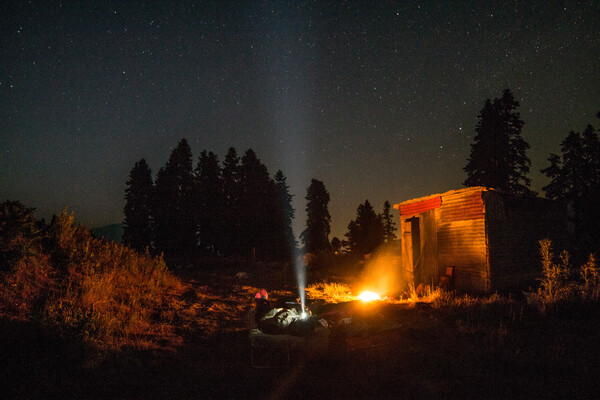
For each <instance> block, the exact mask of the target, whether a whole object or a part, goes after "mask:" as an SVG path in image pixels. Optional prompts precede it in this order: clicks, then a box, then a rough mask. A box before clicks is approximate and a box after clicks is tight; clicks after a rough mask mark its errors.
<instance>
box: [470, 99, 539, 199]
mask: <svg viewBox="0 0 600 400" xmlns="http://www.w3.org/2000/svg"><path fill="white" fill-rule="evenodd" d="M518 107H519V102H518V101H516V100H515V99H514V96H513V95H512V93H511V92H510V90H508V89H506V90H505V91H504V93H503V94H502V98H500V99H498V98H496V99H494V101H493V102H492V101H491V100H490V99H487V100H486V102H485V104H484V106H483V109H482V110H481V111H480V113H479V116H478V119H479V122H478V123H477V126H476V128H475V131H476V132H477V135H475V137H474V138H473V143H472V144H471V155H470V157H469V159H468V160H467V165H466V166H465V168H464V171H465V172H466V173H467V179H466V180H465V181H464V182H463V185H465V186H469V187H471V186H487V187H492V188H496V189H500V190H504V191H508V192H513V193H517V194H522V195H535V192H533V191H531V189H530V185H531V181H530V179H529V178H528V177H527V173H528V172H529V167H530V165H531V161H530V160H529V158H528V157H527V155H526V152H527V149H529V144H528V143H527V142H526V141H525V140H524V139H523V138H522V137H521V129H522V127H523V125H524V122H523V120H522V119H521V116H520V114H519V112H518V111H517V108H518Z"/></svg>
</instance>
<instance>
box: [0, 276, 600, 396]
mask: <svg viewBox="0 0 600 400" xmlns="http://www.w3.org/2000/svg"><path fill="white" fill-rule="evenodd" d="M272 272H273V271H268V266H265V267H264V268H263V270H261V271H256V272H255V273H254V274H253V273H250V276H248V277H244V278H238V277H236V271H234V270H221V271H208V272H202V273H198V272H196V271H194V270H191V269H185V268H183V269H180V270H178V271H176V273H177V274H178V275H179V276H180V277H181V278H182V279H183V280H184V281H185V282H187V284H188V285H189V287H188V290H187V291H186V292H185V293H184V294H183V295H182V301H183V302H184V303H185V311H184V312H182V313H181V317H180V320H179V321H178V325H179V329H178V333H179V335H180V340H179V341H177V343H175V344H173V343H171V344H169V343H165V344H164V345H163V346H160V347H158V348H156V349H146V350H139V349H126V350H121V351H118V352H108V353H105V352H102V353H101V352H98V351H96V350H94V349H93V348H91V347H90V346H89V345H86V344H84V343H82V342H80V341H78V340H76V339H73V338H65V337H64V336H63V335H58V334H53V333H52V332H49V331H48V330H47V329H45V328H42V327H41V326H39V325H38V324H35V323H33V322H15V321H9V320H6V319H0V391H1V392H3V394H2V395H0V397H1V398H5V399H11V398H14V399H27V398H73V399H75V398H77V399H84V398H90V399H96V398H97V399H105V398H114V399H198V398H213V399H222V398H226V399H233V398H235V399H237V398H239V399H246V398H252V399H295V398H298V399H300V398H302V399H307V398H315V399H322V398H340V399H341V398H343V399H363V398H364V399H382V398H405V399H438V398H452V399H454V398H456V399H481V398H498V399H506V398H557V399H564V398H582V399H584V398H598V396H599V394H598V393H599V390H600V379H599V378H598V377H599V376H600V375H599V373H600V361H599V360H598V357H599V356H600V331H599V329H598V327H599V326H600V307H598V306H597V305H579V306H577V307H573V306H571V307H563V308H561V309H557V310H551V311H549V312H548V313H546V314H540V313H539V312H538V311H537V310H534V309H531V308H529V307H528V306H526V305H525V304H523V303H522V302H520V301H519V300H512V299H509V300H506V301H498V302H495V303H492V304H475V305H470V306H464V307H450V308H435V307H433V306H431V305H428V304H419V303H417V304H389V303H378V304H376V305H373V306H370V308H368V309H362V311H361V310H358V311H356V313H355V316H357V317H361V315H362V317H363V319H365V320H367V322H368V324H369V325H370V329H369V330H368V331H367V332H363V334H361V335H360V336H357V337H348V338H346V341H345V347H343V346H333V347H332V348H331V350H329V351H324V352H320V353H319V354H305V355H303V356H302V357H300V359H298V360H296V362H294V363H292V365H291V366H289V367H287V368H273V369H270V368H265V369H257V368H253V367H252V365H251V362H250V341H249V338H248V324H247V323H248V321H247V314H248V311H249V310H250V309H251V308H252V295H253V293H255V291H256V290H257V289H260V288H262V287H264V288H267V289H268V290H269V291H270V293H271V296H272V298H273V300H274V301H279V300H284V299H288V298H293V297H295V296H296V294H295V293H294V291H293V289H294V288H293V287H292V286H291V282H293V278H291V277H289V276H284V275H277V274H276V273H272ZM338 307H342V306H338ZM348 307H353V306H352V305H350V306H348ZM316 308H319V309H320V310H323V311H324V310H325V309H326V308H327V306H326V305H320V306H318V307H316ZM350 310H351V309H350ZM349 312H352V311H349ZM361 313H362V314H361ZM369 316H375V317H373V319H371V320H369Z"/></svg>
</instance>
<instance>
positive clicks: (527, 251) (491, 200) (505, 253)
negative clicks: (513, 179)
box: [484, 191, 566, 290]
mask: <svg viewBox="0 0 600 400" xmlns="http://www.w3.org/2000/svg"><path fill="white" fill-rule="evenodd" d="M484 202H485V210H486V229H487V233H488V237H489V254H490V266H491V271H490V276H491V282H492V287H491V289H492V290H502V289H508V288H512V289H514V288H517V287H519V286H521V287H522V288H524V289H526V288H527V286H528V285H529V284H532V283H534V282H535V281H534V280H535V279H536V278H538V277H539V274H540V272H541V262H540V255H539V240H540V239H544V238H549V239H551V240H552V241H553V243H554V245H555V248H561V246H562V245H563V244H564V242H565V240H564V239H565V237H566V231H565V228H566V215H565V214H566V213H565V208H564V207H563V206H562V205H561V204H560V203H556V202H552V201H550V200H547V199H542V198H537V197H534V198H524V197H517V196H514V195H511V194H509V193H503V192H496V191H486V192H484Z"/></svg>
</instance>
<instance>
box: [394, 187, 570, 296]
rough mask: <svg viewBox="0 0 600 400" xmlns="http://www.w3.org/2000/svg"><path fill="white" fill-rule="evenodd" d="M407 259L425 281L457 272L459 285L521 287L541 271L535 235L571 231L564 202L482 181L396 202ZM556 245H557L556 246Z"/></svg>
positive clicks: (560, 235) (559, 236) (560, 240)
mask: <svg viewBox="0 0 600 400" xmlns="http://www.w3.org/2000/svg"><path fill="white" fill-rule="evenodd" d="M394 208H395V209H397V210H398V211H399V212H400V234H401V241H402V266H403V268H404V269H405V270H408V271H409V273H411V274H412V276H413V277H414V283H415V286H418V285H419V284H420V283H424V284H434V285H435V284H438V283H439V282H440V277H441V276H447V275H449V274H451V275H452V281H453V285H454V287H455V288H457V289H467V290H475V291H485V292H489V291H494V290H504V289H511V288H519V287H523V286H524V285H527V284H529V283H530V282H532V281H533V280H534V279H535V278H537V277H538V276H539V273H540V271H541V262H540V256H539V244H538V241H539V240H540V239H543V238H549V239H552V240H553V243H555V244H556V245H558V246H561V245H563V244H564V239H565V237H566V210H565V208H564V207H563V206H562V205H561V204H560V203H556V202H553V201H550V200H548V199H544V198H540V197H523V196H517V195H514V194H511V193H506V192H502V191H498V190H494V189H490V188H485V187H472V188H466V189H460V190H453V191H449V192H446V193H442V194H435V195H431V196H427V197H422V198H418V199H413V200H408V201H404V202H402V203H399V204H395V205H394ZM557 248H558V247H557Z"/></svg>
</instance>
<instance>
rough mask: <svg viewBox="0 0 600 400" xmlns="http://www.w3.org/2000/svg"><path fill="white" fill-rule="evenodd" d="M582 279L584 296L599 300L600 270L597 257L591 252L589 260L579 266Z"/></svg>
mask: <svg viewBox="0 0 600 400" xmlns="http://www.w3.org/2000/svg"><path fill="white" fill-rule="evenodd" d="M579 275H580V277H581V279H582V281H583V282H582V288H581V289H582V290H581V292H582V294H583V296H584V297H586V298H589V299H593V300H598V298H599V297H600V271H599V270H598V267H597V265H596V257H594V254H590V256H589V258H588V261H587V262H586V263H585V264H583V265H582V266H581V267H580V268H579Z"/></svg>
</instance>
